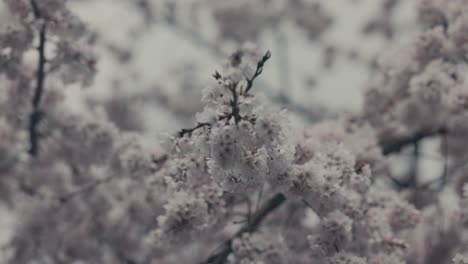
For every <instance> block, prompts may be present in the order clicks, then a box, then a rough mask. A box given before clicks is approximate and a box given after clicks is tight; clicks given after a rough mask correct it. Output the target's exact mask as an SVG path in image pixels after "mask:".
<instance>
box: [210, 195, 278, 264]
mask: <svg viewBox="0 0 468 264" xmlns="http://www.w3.org/2000/svg"><path fill="white" fill-rule="evenodd" d="M285 201H286V197H285V196H284V195H283V194H282V193H277V194H276V195H275V196H273V197H272V198H271V199H270V200H269V201H267V202H266V203H265V204H264V205H263V206H262V207H261V208H260V210H259V211H258V212H257V213H256V214H255V215H254V216H253V217H252V219H251V221H249V222H248V223H247V224H246V225H245V226H244V227H242V228H241V229H240V230H239V231H238V232H237V233H236V234H235V235H234V236H233V237H232V238H231V239H229V240H227V241H225V242H224V243H223V244H222V245H221V247H220V250H219V251H218V253H215V254H213V255H211V256H209V257H208V258H207V259H206V260H205V261H203V262H201V264H222V263H225V262H226V259H227V258H228V256H229V254H231V252H232V241H233V240H234V239H235V238H237V237H240V236H241V235H242V234H244V233H252V232H255V231H256V230H257V229H258V227H259V225H260V224H261V222H262V221H263V220H264V219H265V217H267V216H268V215H269V214H270V213H272V212H273V211H274V210H275V209H277V208H278V207H279V206H280V205H282V204H283V203H284V202H285Z"/></svg>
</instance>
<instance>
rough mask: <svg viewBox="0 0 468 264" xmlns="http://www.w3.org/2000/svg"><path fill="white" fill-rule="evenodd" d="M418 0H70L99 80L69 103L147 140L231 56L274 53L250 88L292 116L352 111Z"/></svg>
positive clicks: (189, 116)
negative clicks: (254, 50) (96, 110)
mask: <svg viewBox="0 0 468 264" xmlns="http://www.w3.org/2000/svg"><path fill="white" fill-rule="evenodd" d="M416 4H417V1H398V0H377V1H376V0H335V1H320V0H291V1H284V0H256V1H250V0H236V1H230V0H229V1H228V0H226V1H219V0H181V1H163V0H133V1H128V0H99V1H92V0H75V1H70V5H71V7H72V9H73V10H74V11H75V12H76V13H77V14H79V16H80V17H81V18H82V20H83V21H85V22H87V23H88V24H89V27H90V28H91V29H92V30H94V31H95V33H96V47H94V48H95V49H96V54H97V55H98V66H97V68H98V74H97V78H96V81H95V83H94V85H93V86H92V87H91V88H90V89H87V90H85V91H83V90H80V89H69V93H70V94H71V95H70V96H67V99H68V100H70V105H73V106H74V107H76V108H77V109H79V108H80V107H89V106H90V105H93V106H104V107H105V109H106V112H107V113H108V115H109V116H110V118H111V119H113V121H115V122H116V123H117V124H118V126H119V127H120V128H122V129H124V130H138V131H145V133H148V134H149V135H151V136H152V137H160V135H161V133H165V132H171V131H174V129H178V128H180V127H183V126H187V125H189V124H193V122H194V113H196V112H197V111H199V110H200V109H201V107H202V106H201V105H200V98H201V93H200V91H201V90H202V89H203V87H204V86H205V85H207V84H209V83H210V82H212V81H213V80H212V78H211V75H212V74H213V72H214V70H216V69H219V68H220V67H221V65H222V63H223V62H224V60H225V59H226V58H227V56H229V55H230V54H231V53H232V52H234V51H236V50H237V49H238V48H240V47H242V46H243V45H256V46H257V47H258V49H259V50H260V51H261V52H264V51H266V50H271V52H272V54H273V57H272V60H271V61H270V62H269V63H268V65H267V67H266V68H265V71H264V74H263V75H262V76H261V78H260V79H261V80H260V81H259V82H257V83H256V87H255V90H256V92H261V93H264V94H265V95H266V96H267V97H268V98H269V99H270V101H271V102H272V103H273V104H277V105H279V106H280V107H284V108H286V109H288V110H289V111H290V112H292V113H294V114H295V115H296V116H297V117H298V118H300V119H302V120H304V121H306V122H313V121H314V120H317V118H319V117H320V116H322V115H324V114H332V113H335V112H342V111H351V112H353V111H357V110H359V109H360V107H361V103H362V99H363V92H364V90H365V87H366V81H367V80H368V79H369V77H370V75H371V74H372V72H373V70H374V69H375V62H376V60H377V59H378V55H379V54H382V53H383V52H384V51H385V50H386V49H388V48H389V47H390V46H394V45H395V43H398V42H404V41H405V39H407V37H408V36H411V34H412V33H414V32H415V30H417V29H418V25H417V22H416V21H417V20H416V14H417V12H416V11H417V10H416Z"/></svg>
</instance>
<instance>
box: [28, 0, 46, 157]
mask: <svg viewBox="0 0 468 264" xmlns="http://www.w3.org/2000/svg"><path fill="white" fill-rule="evenodd" d="M30 2H31V6H32V9H33V13H34V17H35V19H36V20H40V19H42V16H41V13H40V10H39V8H38V6H37V3H36V1H35V0H30ZM45 49H46V23H45V22H43V24H42V26H41V28H40V30H39V47H38V49H37V50H38V53H39V59H38V65H37V71H36V88H35V90H34V96H33V98H32V101H31V105H32V111H31V114H30V116H29V140H30V148H29V154H30V155H31V156H36V155H37V153H38V150H39V133H38V131H37V126H38V124H39V121H40V120H41V117H42V112H41V110H40V103H41V99H42V95H43V93H44V83H45V79H46V73H45V64H46V57H45Z"/></svg>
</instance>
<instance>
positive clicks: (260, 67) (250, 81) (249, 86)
mask: <svg viewBox="0 0 468 264" xmlns="http://www.w3.org/2000/svg"><path fill="white" fill-rule="evenodd" d="M270 58H271V52H270V51H267V52H266V53H265V55H263V57H262V59H261V60H260V61H259V62H258V63H257V69H256V70H255V74H254V75H253V76H252V77H251V78H246V81H247V87H246V88H245V92H244V93H248V92H249V91H250V89H252V87H253V82H254V81H255V78H257V77H258V76H259V75H260V74H262V72H263V66H264V65H265V63H266V62H267V61H268V60H269V59H270Z"/></svg>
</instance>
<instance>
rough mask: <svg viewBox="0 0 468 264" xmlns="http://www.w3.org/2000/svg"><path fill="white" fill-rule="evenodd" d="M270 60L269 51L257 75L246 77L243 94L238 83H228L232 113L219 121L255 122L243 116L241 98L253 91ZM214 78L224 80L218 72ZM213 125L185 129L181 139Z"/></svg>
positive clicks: (180, 134)
mask: <svg viewBox="0 0 468 264" xmlns="http://www.w3.org/2000/svg"><path fill="white" fill-rule="evenodd" d="M270 58H271V52H270V51H267V52H266V53H265V55H263V57H262V58H261V59H260V61H258V63H257V69H256V70H255V74H254V75H253V76H252V77H251V78H247V77H246V79H245V81H246V82H247V86H246V89H245V90H244V91H243V92H242V89H241V91H239V89H238V86H239V83H238V82H228V84H227V87H226V88H227V89H229V91H230V92H231V93H232V99H231V100H230V102H229V106H230V107H231V112H230V113H224V114H223V115H221V116H218V118H217V121H220V120H226V121H229V120H231V118H234V121H235V122H236V124H238V123H239V122H240V121H241V120H247V121H250V122H253V121H252V120H251V119H248V118H245V117H242V116H241V114H240V108H239V96H242V95H246V94H247V93H248V91H249V90H250V89H252V87H253V83H254V81H255V79H256V78H257V77H258V76H260V74H262V72H263V67H264V65H265V63H266V62H267V61H268V60H269V59H270ZM213 77H214V78H215V79H216V80H217V81H218V82H221V81H220V80H221V79H222V78H223V76H222V75H221V74H220V73H219V72H218V71H216V72H215V73H214V74H213ZM212 125H213V123H207V122H203V123H200V122H199V123H198V124H197V126H195V127H193V128H184V129H182V130H181V131H180V132H179V137H183V136H185V135H186V134H188V135H192V133H193V132H194V131H195V130H197V129H199V128H202V127H211V126H212Z"/></svg>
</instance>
